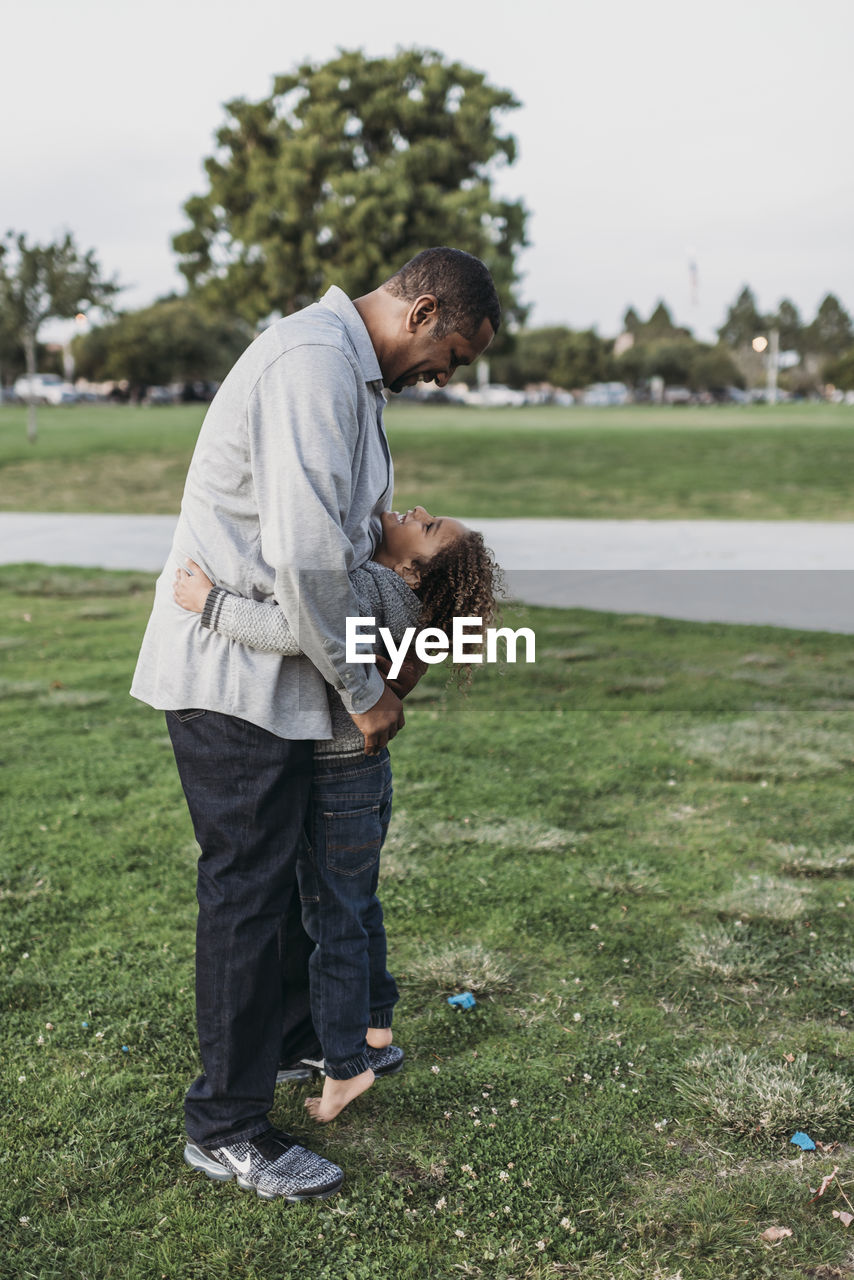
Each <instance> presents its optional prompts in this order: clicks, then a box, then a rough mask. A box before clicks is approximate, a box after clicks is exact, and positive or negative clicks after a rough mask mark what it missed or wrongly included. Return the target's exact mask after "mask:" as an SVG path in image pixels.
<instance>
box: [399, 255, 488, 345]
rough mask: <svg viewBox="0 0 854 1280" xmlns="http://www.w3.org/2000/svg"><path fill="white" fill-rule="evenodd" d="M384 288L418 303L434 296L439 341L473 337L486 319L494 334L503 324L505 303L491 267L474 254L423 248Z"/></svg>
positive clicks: (435, 333)
mask: <svg viewBox="0 0 854 1280" xmlns="http://www.w3.org/2000/svg"><path fill="white" fill-rule="evenodd" d="M383 288H385V289H387V290H388V292H389V293H390V294H392V296H393V297H395V298H403V299H404V301H405V302H414V301H415V299H416V298H418V297H420V296H421V294H423V293H432V294H434V295H435V297H436V300H437V302H438V303H439V314H438V316H437V318H436V323H435V325H434V326H433V329H432V330H431V332H432V334H433V336H434V337H435V338H446V337H447V336H448V334H449V333H461V334H462V335H463V337H464V338H473V337H474V336H475V334H476V333H477V331H478V329H479V328H480V326H481V325H482V324H483V322H484V320H488V321H489V323H490V324H491V325H492V331H493V333H497V332H498V326H499V325H500V324H501V304H500V303H499V301H498V294H497V293H496V291H495V284H494V283H493V279H492V276H491V275H490V274H489V268H488V267H487V266H486V264H485V263H483V262H481V260H480V258H476V257H475V256H474V254H471V253H466V252H465V251H464V250H463V249H448V248H447V247H445V246H444V245H440V246H438V247H437V248H434V249H423V250H422V251H421V253H418V254H416V255H415V257H414V258H411V259H410V260H409V262H407V263H406V264H405V265H404V266H402V267H401V268H400V270H399V271H396V272H395V274H394V275H393V276H391V278H390V279H388V280H386V282H385V284H384V285H383Z"/></svg>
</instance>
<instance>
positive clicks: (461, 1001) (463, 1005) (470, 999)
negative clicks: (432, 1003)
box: [448, 991, 477, 1009]
mask: <svg viewBox="0 0 854 1280" xmlns="http://www.w3.org/2000/svg"><path fill="white" fill-rule="evenodd" d="M448 1004H452V1005H455V1006H456V1007H457V1008H458V1009H473V1008H474V1007H475V1005H476V1004H477V1001H476V1000H475V998H474V996H473V995H472V993H471V992H470V991H463V992H462V994H461V995H458V996H448Z"/></svg>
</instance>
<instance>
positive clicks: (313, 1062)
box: [276, 1044, 403, 1084]
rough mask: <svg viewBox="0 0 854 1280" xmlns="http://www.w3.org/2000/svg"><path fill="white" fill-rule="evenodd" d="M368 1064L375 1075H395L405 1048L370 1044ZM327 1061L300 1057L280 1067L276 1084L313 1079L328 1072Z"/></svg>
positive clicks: (400, 1065) (401, 1062)
mask: <svg viewBox="0 0 854 1280" xmlns="http://www.w3.org/2000/svg"><path fill="white" fill-rule="evenodd" d="M367 1052H368V1065H369V1066H370V1068H371V1070H372V1071H373V1073H374V1075H375V1076H377V1077H379V1076H393V1075H395V1074H396V1073H397V1072H398V1071H400V1069H401V1067H402V1066H403V1050H402V1049H399V1048H398V1047H397V1045H396V1044H387V1045H386V1046H385V1047H384V1048H382V1049H372V1048H371V1046H370V1045H368V1050H367ZM325 1068H326V1063H325V1062H324V1060H323V1058H300V1060H299V1062H294V1063H292V1064H291V1065H290V1066H288V1067H279V1071H278V1074H277V1076H276V1084H285V1083H287V1082H291V1083H292V1082H293V1081H297V1082H299V1081H301V1080H313V1079H314V1077H315V1076H322V1075H325V1074H326V1070H325Z"/></svg>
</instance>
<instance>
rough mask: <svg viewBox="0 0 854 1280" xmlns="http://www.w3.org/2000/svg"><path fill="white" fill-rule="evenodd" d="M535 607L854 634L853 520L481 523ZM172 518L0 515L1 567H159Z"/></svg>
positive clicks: (516, 589)
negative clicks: (31, 564)
mask: <svg viewBox="0 0 854 1280" xmlns="http://www.w3.org/2000/svg"><path fill="white" fill-rule="evenodd" d="M467 523H469V524H470V525H471V526H472V527H473V528H476V529H480V530H481V532H482V533H483V535H484V537H485V538H486V540H487V542H488V543H489V545H490V546H491V547H492V548H493V549H494V551H495V554H496V556H497V558H498V560H499V561H500V563H501V564H502V565H503V566H504V568H505V569H506V570H507V571H508V573H507V576H508V580H509V585H510V588H511V591H512V593H513V594H514V595H515V596H516V597H518V598H519V599H522V600H524V601H526V602H527V603H529V604H551V605H559V606H578V607H583V608H590V609H604V610H612V611H614V612H617V613H652V614H659V615H661V616H663V617H673V618H687V619H693V620H695V621H705V622H744V623H766V624H769V625H772V626H783V627H797V628H802V629H807V630H821V631H841V632H846V633H849V634H854V524H829V523H828V524H818V523H815V524H813V523H810V524H807V523H796V522H789V521H780V522H758V521H719V520H539V519H532V520H477V519H475V520H470V521H468V522H467ZM174 525H175V518H174V517H173V516H118V515H115V516H114V515H38V514H20V515H19V514H15V513H0V563H4V564H14V563H18V562H23V561H30V562H35V563H40V564H53V565H59V564H72V565H86V566H97V567H101V568H105V569H141V570H148V571H151V572H156V571H158V570H159V569H160V568H161V567H162V565H163V563H164V562H165V559H166V557H167V555H168V552H169V546H170V542H171V538H172V530H173V528H174Z"/></svg>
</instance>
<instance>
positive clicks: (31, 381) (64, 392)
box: [15, 373, 77, 404]
mask: <svg viewBox="0 0 854 1280" xmlns="http://www.w3.org/2000/svg"><path fill="white" fill-rule="evenodd" d="M15 395H16V396H17V397H18V399H19V400H30V399H32V400H35V401H36V403H37V404H74V402H75V401H76V400H77V392H76V391H75V390H74V388H73V387H72V385H71V383H70V382H65V381H64V379H62V378H60V376H59V374H58V373H34V374H32V375H30V374H24V375H23V376H22V377H20V378H18V379H17V381H16V382H15Z"/></svg>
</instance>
